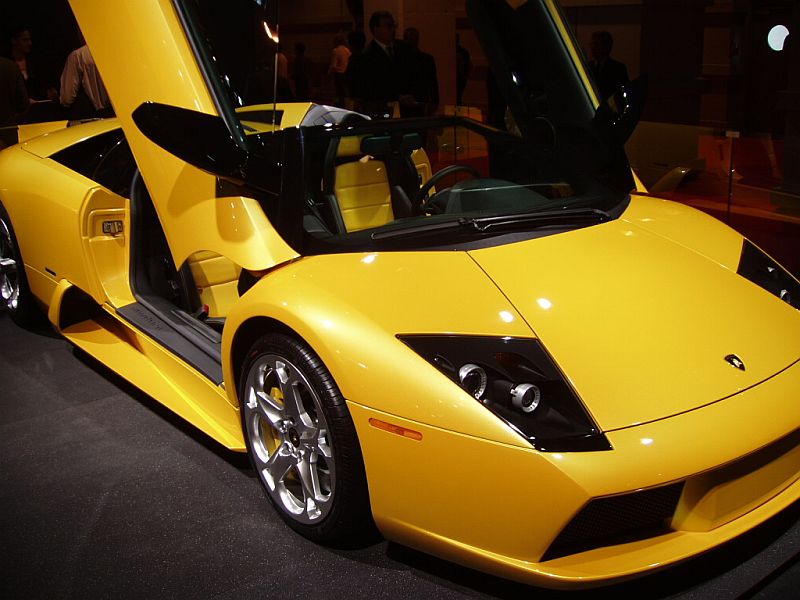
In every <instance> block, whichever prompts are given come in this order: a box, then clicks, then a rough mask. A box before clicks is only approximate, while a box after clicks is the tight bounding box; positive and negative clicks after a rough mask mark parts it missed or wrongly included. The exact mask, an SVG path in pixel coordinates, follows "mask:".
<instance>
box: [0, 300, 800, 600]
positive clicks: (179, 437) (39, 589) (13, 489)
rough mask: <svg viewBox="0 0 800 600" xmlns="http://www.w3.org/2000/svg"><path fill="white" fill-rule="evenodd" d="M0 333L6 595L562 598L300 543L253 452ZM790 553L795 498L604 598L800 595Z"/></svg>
mask: <svg viewBox="0 0 800 600" xmlns="http://www.w3.org/2000/svg"><path fill="white" fill-rule="evenodd" d="M0 340H2V341H1V342H0V482H1V483H0V596H1V597H3V598H48V599H51V598H80V599H90V598H137V599H143V598H148V599H150V598H231V599H236V600H241V599H247V598H271V597H283V598H299V597H303V598H325V599H334V598H401V597H402V598H437V599H438V598H519V597H536V598H550V597H561V596H563V595H564V594H559V593H553V592H546V591H543V590H537V589H534V588H529V587H526V586H522V585H518V584H514V583H510V582H506V581H503V580H500V579H496V578H493V577H489V576H486V575H482V574H480V573H476V572H474V571H470V570H468V569H463V568H461V567H457V566H455V565H452V564H450V563H446V562H443V561H440V560H437V559H433V558H431V557H428V556H425V555H422V554H419V553H417V552H414V551H411V550H409V549H406V548H403V547H400V546H398V545H396V544H387V543H386V542H382V543H376V544H374V545H372V546H369V547H366V548H362V549H357V550H335V549H330V548H325V547H321V546H318V545H315V544H313V543H311V542H308V541H306V540H304V539H302V538H300V537H298V536H297V535H296V534H294V533H292V532H291V531H290V530H289V529H288V528H287V527H286V526H285V525H283V523H282V522H281V521H280V519H279V518H278V517H277V515H275V514H274V513H273V512H272V510H271V508H270V507H269V506H268V504H267V501H266V500H265V498H264V496H263V494H262V492H261V490H260V488H259V484H258V481H257V480H256V479H255V478H254V475H253V474H252V473H251V471H250V469H249V465H248V463H247V460H246V457H244V456H242V455H238V454H235V453H231V452H228V451H226V450H224V449H222V448H221V447H219V446H217V445H216V444H215V443H214V442H212V441H210V440H209V439H208V438H206V437H205V436H204V435H203V434H201V433H199V432H198V431H196V430H194V429H193V428H192V427H191V426H189V425H186V424H184V423H183V422H182V421H181V420H180V419H178V418H177V417H175V416H173V415H172V414H171V413H169V412H168V411H166V410H165V409H163V408H162V407H161V406H160V405H158V404H157V403H155V402H154V401H153V400H152V399H150V398H149V397H147V396H145V395H144V394H142V393H141V392H138V391H137V390H135V389H133V388H132V387H131V386H129V385H128V384H127V383H125V382H124V381H123V380H121V379H120V378H118V377H117V376H115V375H113V374H112V373H110V372H108V371H107V370H105V369H104V368H103V367H102V366H100V365H99V364H98V363H97V362H95V361H94V360H92V359H91V358H89V357H88V356H86V355H85V354H83V353H82V352H80V351H78V350H74V349H73V348H72V346H71V345H70V344H69V343H67V342H66V341H65V340H64V339H62V338H60V337H57V336H56V335H55V334H53V333H51V332H50V331H49V330H42V331H38V332H30V331H25V330H22V329H20V328H18V327H16V326H15V325H14V324H13V323H12V322H11V321H10V319H9V318H8V317H7V316H6V315H4V314H2V313H0ZM798 553H800V505H795V506H793V507H792V508H790V509H789V510H788V511H786V512H785V513H784V514H782V515H779V516H778V517H777V518H776V519H773V520H772V521H770V522H769V523H767V524H765V526H762V527H761V528H759V529H758V530H756V531H754V532H751V533H750V534H748V535H746V536H744V537H743V538H740V539H739V540H736V541H735V542H734V543H732V544H729V545H728V546H726V547H724V548H722V549H719V550H717V551H715V552H713V553H711V554H709V555H706V556H704V557H701V558H699V559H696V560H694V561H691V562H689V563H687V564H685V565H682V566H679V567H677V568H673V569H671V570H668V571H666V572H664V573H661V574H656V575H654V576H651V577H648V578H645V579H642V580H639V581H637V582H634V583H631V584H627V585H624V586H617V587H615V588H613V590H611V591H614V592H615V593H620V592H627V593H630V594H632V595H635V596H636V597H646V598H687V599H688V598H698V599H699V598H714V599H715V600H719V599H725V598H788V597H792V596H793V597H797V596H796V594H797V586H798V584H800V561H798V556H799V554H798ZM608 591H609V590H605V591H604V592H601V593H603V594H605V593H608ZM596 595H597V592H588V593H583V594H578V596H596Z"/></svg>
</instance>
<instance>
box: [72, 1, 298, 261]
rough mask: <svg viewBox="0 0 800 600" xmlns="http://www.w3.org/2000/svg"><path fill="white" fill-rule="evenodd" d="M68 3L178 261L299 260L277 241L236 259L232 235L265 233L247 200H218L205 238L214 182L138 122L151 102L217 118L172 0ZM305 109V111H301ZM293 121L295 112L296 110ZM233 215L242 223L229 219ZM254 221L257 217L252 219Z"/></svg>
mask: <svg viewBox="0 0 800 600" xmlns="http://www.w3.org/2000/svg"><path fill="white" fill-rule="evenodd" d="M70 5H71V6H72V10H73V12H74V13H75V16H76V18H77V20H78V22H79V23H80V25H81V30H82V31H84V33H85V36H86V40H87V43H88V44H89V47H91V49H92V56H93V57H94V59H95V61H96V62H97V66H98V69H99V70H100V72H101V73H103V81H104V82H105V84H106V87H107V88H108V89H109V90H112V92H111V93H112V99H113V103H114V110H115V112H116V113H117V115H118V118H119V122H120V125H121V126H122V128H123V130H124V131H125V136H126V138H127V140H128V143H129V144H130V146H131V150H132V151H133V154H134V156H135V157H136V162H137V164H138V166H139V169H140V170H141V172H142V176H143V178H144V181H145V183H146V184H147V189H148V191H149V192H150V195H151V197H152V199H153V204H154V205H155V207H156V211H157V212H158V214H159V216H160V219H161V223H162V225H163V227H164V233H165V235H166V237H167V240H168V241H169V245H170V250H171V251H172V257H173V259H174V261H175V264H177V265H180V264H182V263H183V262H184V261H185V260H186V259H187V258H188V257H189V256H190V255H191V254H193V253H194V252H198V251H202V250H210V251H213V252H217V253H218V254H221V255H223V256H227V257H228V258H230V259H231V260H233V261H234V262H236V263H238V264H239V265H241V266H243V267H245V268H249V269H253V270H263V269H268V268H270V267H272V266H274V265H275V264H278V263H280V262H284V261H286V260H291V259H292V258H295V257H296V256H297V253H296V252H294V251H293V250H291V249H290V248H289V247H288V246H286V245H285V244H281V243H280V241H277V240H276V241H272V242H271V243H270V244H269V245H268V246H269V248H265V247H263V246H262V247H259V245H258V244H257V243H250V244H249V245H246V247H245V248H242V246H239V247H238V250H239V251H238V252H236V253H235V255H234V253H233V252H231V251H230V248H229V246H228V244H227V243H226V236H227V235H231V234H233V235H234V236H242V235H243V236H245V238H246V239H247V240H250V241H253V242H258V241H259V240H260V239H263V238H261V237H260V236H259V235H258V233H257V232H262V231H264V230H265V228H266V227H267V226H266V225H265V221H266V219H265V218H264V217H263V214H261V215H260V216H259V215H258V214H257V213H260V212H261V211H253V210H251V208H250V207H249V205H250V204H251V203H248V202H239V201H234V202H233V203H232V206H231V209H230V210H229V211H228V210H226V205H222V204H221V203H218V204H217V205H218V206H220V212H218V213H217V214H216V215H213V216H212V217H210V218H212V219H217V220H218V223H217V225H218V226H217V227H213V228H209V229H206V230H204V232H203V239H202V240H199V239H198V236H197V223H196V222H195V218H196V217H197V214H198V211H197V206H198V205H199V204H203V203H206V204H205V205H206V206H210V205H212V204H214V203H216V193H215V184H216V178H215V177H213V176H212V175H209V174H208V173H204V172H202V171H200V170H199V169H196V168H195V167H192V166H190V165H188V164H187V163H185V162H184V161H182V160H180V159H179V158H177V157H175V156H173V155H172V154H170V153H169V152H167V151H166V150H164V149H162V148H160V147H159V146H157V145H156V144H154V143H153V142H152V141H150V140H149V139H147V138H146V137H145V136H144V134H143V133H142V132H141V131H140V130H139V129H138V128H137V126H136V125H135V123H134V122H133V116H132V113H133V111H134V110H136V109H137V108H138V107H139V106H140V105H141V104H143V103H145V102H159V103H162V104H167V105H170V106H177V107H181V108H186V109H190V110H194V111H198V112H202V113H206V114H210V115H216V114H218V112H217V108H216V106H215V104H214V101H213V100H212V98H211V95H210V93H209V91H208V88H207V86H206V83H205V80H204V79H203V75H202V73H201V71H200V67H199V66H198V64H197V61H196V60H195V57H194V54H193V53H192V49H191V46H190V45H189V41H188V39H187V37H186V34H185V33H184V31H183V28H182V25H181V22H180V19H179V16H178V14H177V13H176V10H175V7H174V5H173V4H172V3H171V2H170V1H169V0H157V1H154V2H141V1H137V0H123V1H120V2H113V3H108V2H96V1H93V0H70ZM153 65H158V68H153ZM307 106H308V105H306V107H307ZM306 110H307V108H306ZM301 111H302V107H298V108H297V109H296V112H298V113H299V112H301ZM288 119H289V120H291V119H297V115H295V114H294V113H292V114H290V115H289V116H288ZM235 218H238V219H239V220H238V221H235V222H231V219H235ZM250 218H253V219H254V220H253V221H250V222H248V220H249V219H250ZM241 219H245V221H242V220H241ZM273 237H274V238H277V239H278V240H280V238H279V236H277V235H275V236H273ZM240 240H241V237H237V241H240Z"/></svg>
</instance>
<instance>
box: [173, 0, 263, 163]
mask: <svg viewBox="0 0 800 600" xmlns="http://www.w3.org/2000/svg"><path fill="white" fill-rule="evenodd" d="M173 5H174V6H175V12H176V13H177V14H178V18H179V19H180V21H181V25H183V30H184V32H185V33H186V37H187V39H188V40H189V45H190V46H191V47H192V52H193V53H194V56H195V58H196V59H197V64H198V66H199V67H200V71H201V72H202V74H203V78H204V79H205V81H206V85H208V87H209V92H211V98H212V99H213V101H214V105H215V106H216V107H217V111H218V112H219V115H220V117H222V120H223V121H224V122H225V125H226V126H227V127H228V131H230V134H231V136H232V137H233V140H234V141H235V142H236V145H237V146H239V148H241V149H242V150H245V151H246V150H247V148H248V143H247V136H246V135H245V132H244V128H243V127H242V124H241V123H240V122H239V118H238V117H237V115H236V112H235V110H234V109H233V106H232V105H231V104H230V103H229V102H226V100H227V99H228V98H229V97H230V96H231V95H232V90H231V89H230V88H228V87H227V85H226V84H225V83H224V79H223V78H222V76H221V75H220V71H219V69H218V68H217V64H216V60H215V59H214V57H213V56H212V54H211V53H210V52H209V43H208V40H207V39H206V36H205V35H204V34H203V31H202V30H201V29H200V27H199V23H200V20H199V19H198V18H197V15H196V13H195V12H194V9H193V7H192V5H191V3H190V2H186V1H184V0H173Z"/></svg>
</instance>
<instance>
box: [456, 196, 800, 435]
mask: <svg viewBox="0 0 800 600" xmlns="http://www.w3.org/2000/svg"><path fill="white" fill-rule="evenodd" d="M638 202H639V199H638V198H634V199H633V200H632V202H631V209H630V210H631V211H632V215H633V217H632V218H631V220H629V218H628V213H627V212H626V213H624V214H623V215H622V217H621V218H620V219H617V220H614V221H610V222H608V223H603V224H601V225H597V226H594V227H590V228H584V229H578V230H575V231H570V232H567V233H563V234H561V235H553V236H549V237H546V238H543V239H537V240H530V241H527V242H520V243H517V244H509V245H503V246H497V247H494V248H488V249H484V250H476V251H472V252H470V255H471V256H473V257H474V258H475V260H476V261H477V262H478V264H480V266H481V267H482V268H483V269H484V270H485V271H486V272H487V274H488V275H489V276H490V277H491V278H492V280H493V281H495V282H496V283H497V285H498V286H499V287H500V289H502V290H503V291H504V293H505V294H506V295H507V296H508V298H509V299H510V300H511V302H512V303H513V304H514V306H515V307H516V309H517V310H518V311H519V312H520V313H521V314H522V316H523V318H525V319H526V321H527V322H528V324H529V325H530V326H531V328H532V330H533V332H534V333H535V335H536V336H537V337H538V338H539V339H540V340H541V341H542V343H543V344H544V346H545V347H546V348H547V349H548V351H549V352H551V353H552V355H553V356H555V357H557V361H558V364H559V366H560V367H561V369H562V370H563V372H565V373H568V374H569V377H570V381H571V383H572V385H573V386H574V387H575V388H576V389H577V390H578V392H579V394H581V395H582V396H583V397H584V398H586V399H587V400H588V399H589V398H592V399H593V400H592V401H591V402H589V405H590V407H591V408H590V410H591V412H592V414H593V416H594V417H595V419H596V420H597V423H598V425H599V426H600V427H601V428H602V429H603V430H604V431H611V430H614V429H620V428H622V427H629V426H631V425H636V424H638V423H646V422H648V421H653V420H656V419H661V418H663V417H666V416H669V415H671V414H677V413H681V412H684V411H686V410H691V409H694V408H697V407H698V406H699V405H700V404H705V403H709V402H714V401H717V400H721V399H722V398H726V397H728V396H731V395H733V394H736V393H738V392H740V391H742V390H744V389H747V388H749V387H752V386H754V385H757V384H759V383H760V382H762V381H764V380H765V379H768V378H769V377H771V376H772V375H774V374H775V373H776V372H779V371H781V370H782V369H785V368H786V367H787V366H789V365H791V364H792V363H793V362H794V361H796V360H797V359H798V358H800V346H798V343H797V340H798V339H800V319H798V318H797V310H796V309H794V308H792V307H791V306H790V305H788V304H786V303H785V302H782V301H781V300H780V299H778V298H776V297H775V296H773V295H771V294H769V293H767V292H765V291H764V290H763V289H761V288H759V287H758V286H756V285H754V284H752V283H751V282H749V281H747V280H745V279H744V278H742V277H741V276H739V275H738V274H737V273H736V272H735V270H731V269H730V268H727V267H726V266H723V265H722V264H718V263H716V262H713V261H711V260H709V259H707V258H706V257H705V256H703V255H701V254H699V253H698V252H697V251H695V250H693V249H689V248H687V247H686V246H684V245H681V244H679V243H676V242H674V241H672V240H671V239H670V238H669V237H665V235H664V234H656V233H654V232H652V231H650V230H648V229H644V228H642V227H639V226H638V225H636V224H635V219H636V218H639V219H642V218H646V217H643V216H642V215H643V212H644V211H643V210H642V209H639V208H637V207H636V205H637V203H638ZM644 202H645V203H646V204H650V203H651V201H650V200H648V199H646V200H644ZM687 210H688V209H687ZM663 212H664V211H663V210H662V213H663ZM680 212H682V211H680ZM684 214H687V213H684ZM656 218H658V217H656ZM683 221H684V222H685V223H687V225H686V227H687V229H688V230H689V233H694V234H695V235H696V236H697V239H703V240H706V242H705V243H706V244H707V246H708V247H709V248H710V249H711V250H710V252H712V253H713V252H716V253H717V254H718V255H726V256H725V259H727V258H729V257H730V254H731V253H733V252H734V249H737V250H738V249H740V248H741V238H740V237H739V236H738V235H737V234H735V233H731V232H730V230H727V229H725V228H722V227H718V226H717V225H716V224H715V223H716V222H715V221H713V220H712V219H711V218H710V217H705V218H696V219H694V218H691V217H690V218H685V219H683ZM648 224H649V223H648ZM668 229H669V228H667V227H665V228H664V231H665V233H668ZM692 229H694V231H691V230H692ZM715 236H716V237H718V238H720V239H715ZM737 238H738V239H737ZM722 249H724V251H723V250H722ZM553 257H558V258H557V259H554V258H553ZM520 265H525V266H524V276H520ZM698 289H702V290H703V295H704V297H703V300H702V301H698V298H697V294H696V290H698ZM733 291H735V294H736V299H737V301H736V303H733V304H732V303H731V302H730V294H731V293H732V292H733ZM776 331H780V332H781V335H779V336H776V335H774V332H776ZM730 354H736V355H737V356H740V357H741V358H742V360H743V361H744V362H745V364H746V370H744V371H743V370H739V369H736V368H733V367H732V366H731V365H730V364H729V363H728V362H726V360H725V357H726V356H728V355H730ZM620 365H628V366H630V368H628V369H627V371H628V372H627V374H626V376H625V378H616V377H609V374H610V373H614V372H618V371H619V368H620ZM633 365H636V366H635V367H633Z"/></svg>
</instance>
